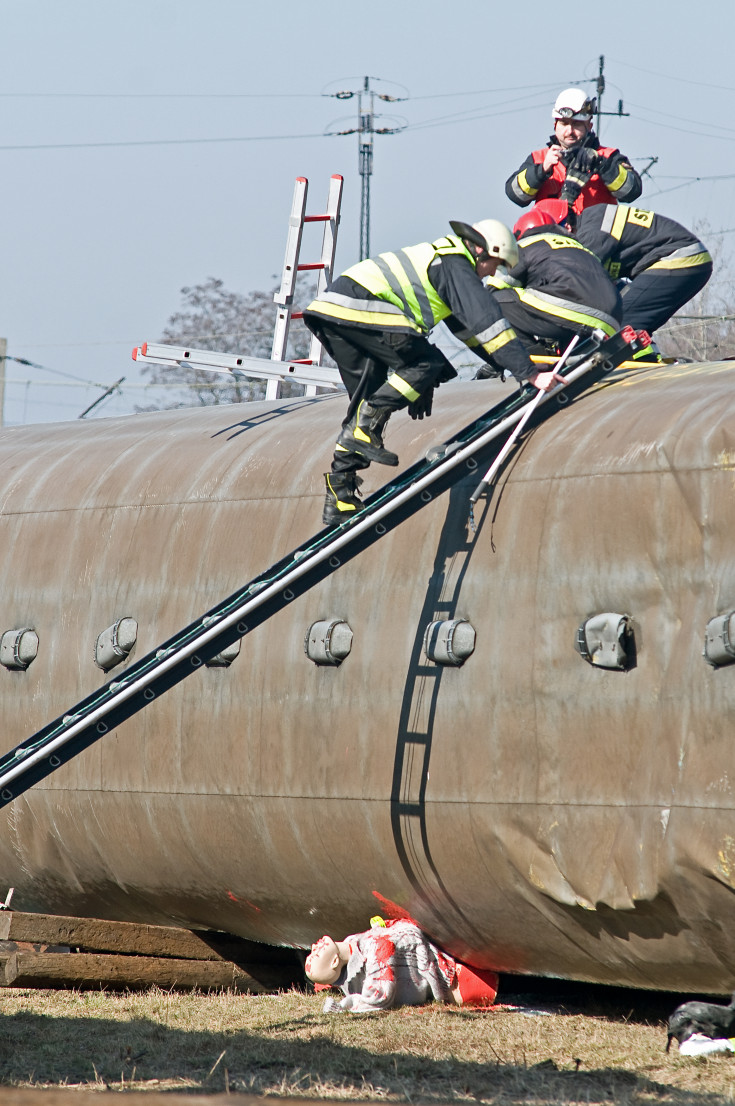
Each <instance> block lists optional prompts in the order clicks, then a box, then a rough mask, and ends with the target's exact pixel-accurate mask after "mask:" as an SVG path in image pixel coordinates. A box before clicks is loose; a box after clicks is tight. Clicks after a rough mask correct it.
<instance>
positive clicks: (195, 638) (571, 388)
mask: <svg viewBox="0 0 735 1106" xmlns="http://www.w3.org/2000/svg"><path fill="white" fill-rule="evenodd" d="M637 348H640V343H639V342H638V341H637V339H636V336H635V334H634V332H633V331H632V330H630V328H625V329H624V330H622V331H620V332H619V333H618V334H616V335H613V336H612V337H611V338H608V339H606V340H603V341H602V342H596V341H594V340H590V342H589V343H588V344H586V345H585V346H584V347H581V348H580V353H584V356H583V357H582V358H581V360H579V361H578V363H577V364H576V365H574V367H572V368H569V367H567V368H565V369H563V370H561V374H562V376H563V377H564V384H563V385H559V386H558V388H557V389H556V390H555V391H554V392H553V393H543V394H542V395H541V398H540V400H539V402H538V410H537V411H535V412H534V416H533V419H531V420H530V421H529V426H532V425H533V426H535V425H538V423H539V422H540V421H542V420H543V419H544V418H546V417H547V416H548V415H549V414H550V413H552V412H553V411H554V410H556V409H557V403H558V402H559V403H560V402H564V403H566V402H567V401H569V400H571V399H572V398H574V397H575V396H576V395H579V394H580V393H581V392H583V391H585V390H586V389H588V388H590V387H591V386H592V385H593V384H595V383H596V382H597V381H598V380H600V379H601V378H602V377H603V376H604V375H605V374H606V373H608V372H610V370H611V369H613V368H614V367H615V366H616V365H618V364H620V363H621V362H622V361H624V360H625V359H626V358H627V357H629V356H630V354H631V352H634V351H635V350H636V349H637ZM538 396H539V393H538V391H537V390H536V389H535V388H534V387H532V386H527V387H525V388H524V389H522V390H521V391H519V392H515V393H514V394H513V395H512V396H510V397H508V398H506V399H505V400H503V401H502V402H501V403H499V404H497V405H496V406H495V407H493V408H491V409H490V410H489V411H487V412H485V413H484V414H483V415H481V416H480V417H479V418H477V419H475V420H474V421H473V422H471V423H470V424H469V425H468V426H466V427H465V428H464V429H463V430H461V431H460V432H459V433H458V434H456V435H455V436H454V437H453V438H451V439H450V440H449V441H448V442H444V443H442V444H441V445H440V446H437V447H436V448H434V449H432V450H430V451H429V452H428V454H427V456H426V458H425V459H423V460H421V461H418V462H416V463H415V464H414V465H412V466H411V467H410V468H408V469H407V470H406V471H405V472H403V473H401V474H400V475H398V476H396V478H395V479H394V480H393V481H391V482H390V483H388V484H386V485H385V486H384V487H383V488H381V489H380V490H379V491H377V492H376V493H375V494H374V495H372V496H370V497H369V498H368V499H367V500H366V502H365V507H364V509H363V510H361V511H359V512H358V513H357V514H356V515H353V516H351V518H350V520H349V521H346V522H343V523H340V524H338V525H337V526H334V527H331V528H329V529H326V530H322V531H321V532H320V533H318V534H317V535H316V536H315V537H313V538H311V539H310V540H309V541H307V542H305V543H304V544H303V545H301V546H299V548H298V549H296V550H294V551H293V552H291V553H289V554H287V555H286V556H285V557H283V558H282V559H281V560H280V561H278V562H276V564H274V565H272V566H271V567H270V568H269V569H268V570H267V571H266V572H263V573H261V574H260V575H259V576H257V577H256V578H255V579H254V580H251V581H250V583H249V584H246V585H245V587H243V588H241V589H240V590H239V591H236V592H235V593H234V594H233V595H231V596H229V598H227V599H225V600H224V601H223V602H222V603H219V604H218V605H217V606H215V607H213V608H212V609H211V610H210V611H208V612H207V613H206V614H205V615H203V616H202V617H201V618H198V619H197V620H196V621H195V622H192V623H191V624H190V625H189V626H187V627H185V628H184V629H183V630H181V631H180V632H179V633H178V634H176V635H174V637H171V638H169V640H168V641H166V642H164V643H163V645H161V646H160V648H158V649H155V650H153V651H152V652H150V653H148V654H147V655H146V656H145V657H142V658H141V660H139V661H137V662H136V663H134V664H132V665H130V667H129V668H127V669H125V671H124V672H122V673H121V674H120V675H119V676H118V677H116V678H115V679H113V680H111V681H110V682H109V683H107V684H104V685H103V686H102V687H101V688H98V689H97V690H96V691H94V692H92V694H91V695H88V696H87V697H86V698H85V699H82V700H81V702H79V703H77V704H76V705H75V706H73V707H71V708H70V709H69V710H68V711H67V712H66V713H64V714H63V715H60V716H59V717H58V718H55V719H54V720H53V721H52V722H49V723H48V725H46V726H44V727H43V729H41V730H39V731H38V732H37V733H35V734H33V735H32V736H31V737H29V738H28V739H27V740H25V741H24V742H22V744H20V745H18V746H16V747H15V748H14V749H11V750H10V752H8V753H6V754H5V755H4V756H3V757H1V758H0V807H1V806H5V805H7V803H10V802H12V800H13V799H15V798H17V797H18V795H21V794H22V793H23V792H24V791H26V790H27V789H28V788H29V787H32V786H33V784H35V783H37V782H38V781H39V780H42V779H44V778H45V777H46V776H48V775H50V774H51V773H52V772H54V771H55V770H56V769H57V768H59V767H60V766H61V765H62V764H64V763H66V762H67V761H69V760H71V759H72V758H73V757H75V756H76V755H77V754H78V753H80V752H81V751H82V750H83V749H86V748H87V747H88V746H89V745H91V744H93V743H94V742H95V741H97V740H99V738H101V737H103V736H104V735H105V734H106V733H109V732H110V730H112V729H114V727H115V726H117V725H119V724H120V723H121V722H124V721H125V720H126V719H128V718H131V717H132V716H133V715H135V714H137V713H138V711H141V710H143V708H144V707H146V706H147V705H148V704H149V703H152V702H155V700H156V699H158V697H159V696H160V695H162V694H163V693H164V692H165V691H168V689H169V688H171V687H174V686H175V685H176V684H178V683H180V682H181V680H183V679H185V678H186V677H187V676H189V675H191V673H192V672H194V671H195V670H196V669H197V668H200V667H202V665H204V664H205V662H206V661H208V660H210V659H211V658H212V657H214V656H216V655H217V654H218V653H221V652H222V650H223V649H226V648H227V646H229V645H232V644H233V643H234V642H235V641H237V639H238V638H242V637H244V636H245V635H246V634H249V633H251V632H252V631H253V630H254V629H255V628H256V627H257V626H260V625H261V623H263V622H265V621H266V620H267V619H268V618H270V617H271V615H274V614H276V613H277V612H278V611H280V610H282V609H283V608H284V607H286V606H288V605H289V604H290V603H292V602H293V601H294V600H295V599H296V598H297V597H298V596H300V595H303V594H304V593H305V592H306V591H308V590H309V589H310V588H312V587H314V585H315V584H318V583H319V582H320V581H322V580H324V579H325V578H326V577H327V576H330V575H331V574H332V573H333V572H336V571H337V570H338V569H339V568H341V567H342V565H343V564H346V563H347V562H348V561H350V560H352V558H353V557H356V556H357V555H358V553H361V552H362V550H363V549H367V548H368V547H369V546H371V545H373V544H374V543H375V542H377V541H379V540H380V539H381V538H382V537H383V536H384V535H385V534H387V533H389V532H390V531H391V530H393V529H395V527H396V526H399V525H400V524H401V523H402V522H404V521H405V520H406V519H408V518H410V517H411V516H412V515H414V514H416V512H417V511H420V510H421V508H422V507H424V506H426V505H427V504H428V503H431V502H433V500H434V499H436V497H437V496H438V495H440V494H441V493H442V492H444V491H446V490H447V489H448V488H450V487H451V486H453V485H454V484H457V483H459V481H460V480H462V479H464V478H465V477H466V476H467V475H468V474H469V473H476V472H477V470H478V462H479V461H480V460H481V459H489V458H491V457H492V456H495V455H497V454H498V453H499V452H500V447H501V446H502V439H503V436H504V435H506V434H507V433H508V432H510V431H511V430H512V429H513V428H514V427H515V426H516V424H517V423H518V422H519V421H520V420H521V419H522V418H523V415H524V410H525V409H526V408H527V406H528V405H529V403H530V402H532V401H533V400H534V399H537V398H538ZM499 438H500V439H501V442H500V445H498V444H497V439H499ZM494 443H495V444H494Z"/></svg>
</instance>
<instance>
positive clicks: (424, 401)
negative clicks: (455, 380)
mask: <svg viewBox="0 0 735 1106" xmlns="http://www.w3.org/2000/svg"><path fill="white" fill-rule="evenodd" d="M454 375H455V376H456V375H457V374H456V373H455V374H454ZM433 403H434V389H433V387H432V388H427V389H426V390H425V391H423V392H422V393H421V395H420V396H419V398H418V399H415V400H414V401H413V403H409V405H408V413H409V415H410V416H411V418H412V419H423V418H427V419H428V417H429V415H430V414H431V408H432V406H433Z"/></svg>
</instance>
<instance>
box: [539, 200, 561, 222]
mask: <svg viewBox="0 0 735 1106" xmlns="http://www.w3.org/2000/svg"><path fill="white" fill-rule="evenodd" d="M536 211H543V212H545V213H546V214H547V215H550V216H551V221H552V223H557V224H558V225H559V226H562V225H563V224H564V222H565V220H566V218H567V216H568V214H569V204H568V203H567V201H566V200H539V202H538V203H537V204H536Z"/></svg>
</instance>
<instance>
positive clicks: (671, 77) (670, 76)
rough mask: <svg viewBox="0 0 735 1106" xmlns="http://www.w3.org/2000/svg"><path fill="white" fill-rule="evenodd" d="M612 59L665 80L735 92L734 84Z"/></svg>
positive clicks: (619, 63) (629, 67) (649, 75)
mask: <svg viewBox="0 0 735 1106" xmlns="http://www.w3.org/2000/svg"><path fill="white" fill-rule="evenodd" d="M611 60H612V61H614V62H615V64H616V65H622V66H624V67H626V68H628V69H635V70H637V72H638V73H645V74H646V76H647V77H649V78H650V77H661V78H663V79H664V80H669V81H679V82H680V83H681V84H693V85H698V86H699V87H700V88H719V89H720V90H721V91H723V92H735V88H733V87H732V85H725V84H708V83H707V82H706V81H693V80H691V79H690V78H688V77H676V76H674V75H673V74H672V73H670V72H669V73H657V72H656V71H655V70H653V69H649V68H648V66H646V68H645V69H644V68H643V67H642V66H640V65H631V64H630V62H627V61H620V60H619V59H618V58H612V59H611Z"/></svg>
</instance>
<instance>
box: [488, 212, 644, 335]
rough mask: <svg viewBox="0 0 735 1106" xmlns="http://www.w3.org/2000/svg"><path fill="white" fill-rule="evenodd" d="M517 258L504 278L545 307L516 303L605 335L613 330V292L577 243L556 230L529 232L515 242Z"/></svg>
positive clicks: (616, 314) (618, 314)
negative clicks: (596, 328)
mask: <svg viewBox="0 0 735 1106" xmlns="http://www.w3.org/2000/svg"><path fill="white" fill-rule="evenodd" d="M605 210H608V209H605ZM609 210H610V211H614V210H615V209H614V208H609ZM518 254H519V257H518V264H517V265H515V266H514V267H513V268H512V269H511V271H510V275H511V276H512V277H515V278H516V279H517V280H518V281H519V282H520V284H521V285H522V288H523V290H524V291H525V293H528V294H530V293H534V295H536V296H538V297H540V298H542V299H545V300H546V301H548V306H540V305H538V304H533V303H532V299H533V297H530V298H529V295H520V299H521V300H523V301H524V302H527V303H529V305H530V306H539V309H540V310H544V311H547V312H549V313H550V314H554V315H559V316H560V317H561V318H566V319H574V321H576V322H579V323H581V324H582V325H584V326H588V325H599V326H600V327H601V328H602V329H603V330H605V331H606V332H607V333H612V332H613V331H615V330H617V329H618V327H617V325H616V321H617V320H620V319H621V318H622V304H621V302H620V295H619V293H618V290H617V288H616V287H615V285H614V284H613V282H612V281H611V280H610V277H609V276H608V274H607V273H606V272H605V270H604V268H603V267H602V264H601V263H600V261H599V259H598V258H597V257H596V256H595V254H593V253H592V251H591V250H590V249H588V248H587V247H586V246H585V245H584V244H583V243H581V242H578V241H577V239H576V238H572V237H570V235H569V234H567V233H566V232H565V231H564V230H562V228H561V227H553V226H549V227H544V228H543V230H539V229H537V228H535V227H531V228H529V230H527V231H526V233H525V234H522V235H521V236H520V238H519V239H518ZM569 312H572V313H573V314H572V315H570V314H569ZM583 315H586V316H589V317H590V318H592V319H596V320H598V322H597V324H594V323H593V324H590V323H588V322H587V321H586V320H584V319H583V318H582V317H581V316H583Z"/></svg>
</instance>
